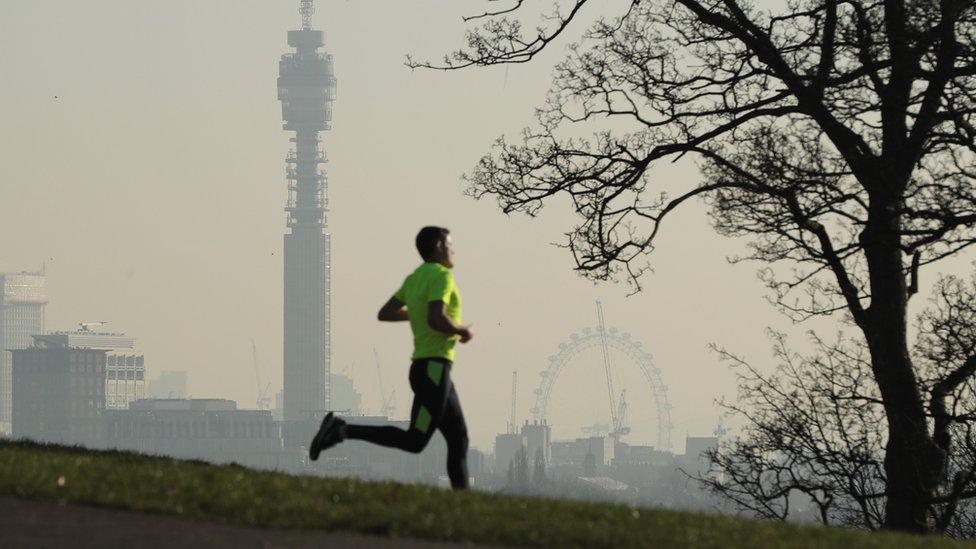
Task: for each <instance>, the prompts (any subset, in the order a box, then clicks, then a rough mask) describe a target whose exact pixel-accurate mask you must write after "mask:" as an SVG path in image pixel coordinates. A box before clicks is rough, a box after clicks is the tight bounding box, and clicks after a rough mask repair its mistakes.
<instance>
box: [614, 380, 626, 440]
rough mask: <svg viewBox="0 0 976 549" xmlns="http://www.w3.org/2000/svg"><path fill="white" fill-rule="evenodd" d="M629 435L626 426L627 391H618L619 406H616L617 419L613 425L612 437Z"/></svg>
mask: <svg viewBox="0 0 976 549" xmlns="http://www.w3.org/2000/svg"><path fill="white" fill-rule="evenodd" d="M628 433H630V427H628V426H627V389H624V390H622V391H620V404H619V405H617V419H616V423H614V425H613V433H612V434H613V435H616V436H622V435H626V434H628Z"/></svg>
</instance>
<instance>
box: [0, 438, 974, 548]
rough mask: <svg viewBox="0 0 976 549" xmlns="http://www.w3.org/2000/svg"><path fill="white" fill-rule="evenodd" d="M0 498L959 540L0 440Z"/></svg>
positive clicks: (384, 519) (201, 512)
mask: <svg viewBox="0 0 976 549" xmlns="http://www.w3.org/2000/svg"><path fill="white" fill-rule="evenodd" d="M0 495H14V496H17V497H21V498H29V499H37V500H49V501H58V502H63V503H76V504H84V505H97V506H105V507H113V508H119V509H130V510H135V511H144V512H151V513H165V514H169V515H180V516H184V517H188V518H193V519H199V520H205V521H212V522H221V523H227V524H236V525H244V526H257V527H270V528H289V529H316V530H335V531H347V532H359V533H365V534H374V535H380V536H389V537H402V538H415V539H429V540H444V541H460V542H474V543H492V544H506V545H521V546H526V545H529V546H531V545H536V546H539V545H546V546H557V547H565V546H591V547H647V546H660V547H675V546H681V547H727V548H734V547H749V548H755V547H786V546H789V547H825V546H830V547H834V546H844V547H845V549H848V548H854V547H936V546H938V547H942V546H945V547H955V546H962V545H963V544H962V543H957V542H950V541H948V540H944V539H941V538H934V537H926V538H922V537H912V536H904V535H898V534H889V533H868V532H858V531H848V530H842V529H833V528H816V527H800V526H797V525H793V524H783V523H777V522H769V521H749V520H742V519H736V518H730V517H718V516H710V515H702V514H694V513H679V512H673V511H664V510H651V509H634V508H629V507H626V506H621V505H607V504H595V503H583V502H568V501H555V500H547V499H537V498H521V497H511V496H503V495H496V494H487V493H479V492H477V491H472V492H468V493H455V492H451V491H448V490H440V489H436V488H429V487H425V486H414V485H399V484H394V483H375V482H363V481H356V480H345V479H325V478H318V477H310V476H294V475H286V474H279V473H270V472H262V471H255V470H251V469H247V468H244V467H239V466H234V465H230V466H215V465H208V464H205V463H199V462H188V461H178V460H172V459H165V458H155V457H149V456H144V455H139V454H130V453H119V452H94V451H89V450H82V449H76V448H64V447H58V446H44V445H37V444H30V443H24V442H4V443H0Z"/></svg>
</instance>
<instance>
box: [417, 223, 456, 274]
mask: <svg viewBox="0 0 976 549" xmlns="http://www.w3.org/2000/svg"><path fill="white" fill-rule="evenodd" d="M450 233H451V232H450V231H448V230H447V229H445V228H444V227H424V228H423V229H420V232H419V233H417V251H418V252H420V257H422V258H424V261H426V262H427V263H440V264H441V265H443V266H445V267H447V268H449V269H450V268H452V267H454V248H453V247H452V246H451V234H450Z"/></svg>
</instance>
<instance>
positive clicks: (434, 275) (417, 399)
mask: <svg viewBox="0 0 976 549" xmlns="http://www.w3.org/2000/svg"><path fill="white" fill-rule="evenodd" d="M416 242H417V251H418V252H420V257H422V258H423V260H424V263H423V264H422V265H420V266H419V267H417V268H416V269H415V270H414V272H412V273H411V274H410V275H409V276H408V277H407V278H406V280H404V281H403V285H402V286H401V287H400V289H399V290H397V292H396V293H395V294H393V297H391V298H390V300H389V301H387V302H386V304H385V305H383V307H382V308H381V309H380V312H379V314H378V315H377V316H378V318H379V320H382V321H388V322H397V321H404V320H408V321H410V329H411V331H412V332H413V355H412V357H411V360H412V361H413V362H412V363H411V364H410V388H411V389H413V394H414V397H413V406H412V407H411V409H410V428H409V429H408V430H406V431H405V430H403V429H398V428H396V427H392V426H384V427H377V426H370V425H354V424H351V423H349V424H347V423H346V422H345V421H344V420H343V419H341V418H339V417H336V416H335V415H333V414H332V412H329V413H328V415H326V416H325V419H323V420H322V426H321V427H319V431H318V433H317V434H316V435H315V438H314V439H312V443H311V445H310V446H309V449H308V454H309V457H310V458H312V461H315V460H317V459H318V457H319V453H321V452H322V451H323V450H325V449H328V448H331V447H332V446H334V445H336V444H338V443H339V442H341V441H343V440H346V439H353V440H365V441H367V442H372V443H373V444H379V445H380V446H388V447H391V448H399V449H401V450H406V451H408V452H412V453H415V454H416V453H420V451H421V450H423V449H424V447H425V446H427V442H429V441H430V437H432V436H433V435H434V430H438V429H439V430H440V432H441V433H442V434H443V435H444V439H445V440H446V441H447V474H448V476H449V477H450V479H451V486H452V487H454V488H455V489H463V488H467V487H468V465H467V454H468V428H467V426H466V425H465V423H464V415H463V414H462V413H461V402H460V401H459V400H458V395H457V391H455V389H454V384H453V383H452V382H451V368H452V365H453V362H454V343H455V342H456V341H460V342H461V343H467V342H468V341H471V338H472V337H474V333H473V332H472V331H471V326H461V294H460V293H459V292H458V288H457V286H456V285H455V284H454V275H453V274H452V273H451V268H453V267H454V262H453V257H454V250H453V248H452V245H451V237H450V235H449V232H448V230H447V229H444V228H441V227H424V228H423V229H421V230H420V232H419V233H417V241H416Z"/></svg>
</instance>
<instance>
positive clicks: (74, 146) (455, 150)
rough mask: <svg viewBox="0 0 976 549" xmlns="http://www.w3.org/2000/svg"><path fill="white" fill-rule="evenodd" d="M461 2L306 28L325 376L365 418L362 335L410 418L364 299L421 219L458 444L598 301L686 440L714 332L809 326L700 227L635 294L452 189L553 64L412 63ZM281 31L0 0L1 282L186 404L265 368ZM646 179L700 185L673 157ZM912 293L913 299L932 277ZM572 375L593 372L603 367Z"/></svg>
mask: <svg viewBox="0 0 976 549" xmlns="http://www.w3.org/2000/svg"><path fill="white" fill-rule="evenodd" d="M474 6H476V4H475V3H471V2H458V3H457V5H453V4H452V5H451V6H442V7H439V8H437V9H434V8H429V9H418V8H417V7H416V6H414V7H412V8H411V7H407V6H403V5H399V4H396V3H393V2H390V3H387V4H385V5H384V7H385V8H386V11H385V12H384V13H385V14H386V17H385V18H377V17H376V11H375V7H367V6H360V5H355V4H350V3H341V2H323V3H321V4H320V5H319V11H318V13H317V14H316V16H315V24H316V26H318V27H321V28H325V29H327V31H328V36H327V42H328V44H329V50H330V53H333V54H334V55H335V56H336V59H337V68H336V71H337V72H339V73H340V74H341V75H342V80H343V82H342V89H343V95H342V102H341V108H338V109H337V110H336V112H335V123H334V126H335V128H334V130H332V131H331V132H330V137H329V139H330V145H329V152H330V160H331V161H330V164H329V170H330V176H331V177H332V179H333V181H335V182H336V183H335V185H333V188H332V189H330V193H331V203H332V205H333V208H334V210H333V212H332V213H331V220H330V226H331V231H332V232H334V233H335V234H336V235H341V237H340V236H337V238H336V241H335V243H334V244H333V249H332V260H333V265H334V268H333V276H332V292H333V303H332V311H333V331H332V340H333V343H334V349H333V360H332V363H333V368H334V369H335V370H336V371H341V370H343V369H346V368H349V367H350V366H351V365H355V369H356V371H357V378H359V379H357V385H358V387H359V389H360V390H361V392H362V394H363V398H364V405H365V406H366V407H367V408H371V409H374V410H375V409H378V408H379V405H380V401H381V397H380V395H379V388H378V383H377V382H376V376H375V374H374V370H375V368H374V366H373V356H372V348H373V347H376V348H377V351H378V353H379V355H380V357H381V362H382V365H383V375H384V383H385V385H386V390H387V392H390V391H391V390H393V389H394V388H396V389H397V395H398V397H399V402H398V405H399V408H400V410H401V411H402V410H403V409H404V408H405V400H404V398H405V396H404V395H406V394H407V393H408V389H407V386H406V373H405V372H406V366H407V364H408V362H407V360H408V354H409V345H410V338H409V334H407V333H406V332H404V331H402V330H398V329H397V328H394V327H389V326H382V325H379V324H378V323H376V322H375V313H376V309H378V307H379V306H380V305H381V304H382V302H383V301H384V300H385V299H387V298H388V297H389V295H391V294H392V293H393V291H395V290H396V288H397V286H398V284H399V283H400V282H401V273H405V272H409V270H410V269H411V268H412V267H413V266H415V265H416V264H417V262H418V261H419V260H418V258H417V256H416V252H415V250H414V249H413V242H412V239H413V235H414V233H415V232H416V230H417V229H418V228H419V227H420V226H422V225H425V224H430V223H433V224H439V225H443V226H447V227H449V228H451V230H452V234H453V235H454V238H455V240H456V242H457V245H458V256H457V263H458V266H457V268H456V273H457V278H458V282H459V284H460V286H461V288H462V289H463V290H464V292H465V293H464V295H465V313H466V316H467V317H468V318H470V320H471V321H472V322H474V324H475V329H476V330H478V339H477V340H476V341H475V342H474V343H473V345H472V346H471V347H467V348H465V349H462V351H463V352H462V354H461V355H460V356H459V363H458V368H457V373H456V376H457V382H458V387H459V391H460V392H461V393H462V395H464V403H465V412H466V414H467V415H468V416H469V423H470V425H469V427H470V429H471V437H472V440H473V443H474V445H475V446H478V447H481V448H487V447H489V446H490V444H491V440H492V437H493V436H494V435H495V434H496V433H497V432H500V431H502V430H503V429H504V426H505V422H506V421H507V415H508V410H509V406H510V381H511V378H510V376H511V371H512V370H513V369H518V370H519V372H520V380H522V381H521V382H520V386H521V387H522V388H523V389H522V390H520V391H519V393H518V395H517V398H518V409H519V410H522V411H526V412H527V411H528V410H529V409H530V408H531V407H532V405H533V401H534V395H533V394H532V389H534V388H535V387H537V386H538V380H539V377H538V376H539V372H541V371H543V370H544V369H545V367H546V365H547V358H548V356H550V355H552V354H554V353H555V352H556V351H557V349H558V345H559V344H560V343H563V342H565V341H566V339H567V338H568V337H569V334H571V333H574V332H578V331H579V330H582V329H583V328H585V327H592V326H593V325H594V321H593V319H592V316H593V313H592V308H593V302H594V301H595V300H596V299H597V298H600V299H602V300H603V301H604V303H605V306H606V309H607V312H608V318H609V322H610V324H611V325H612V326H615V327H618V328H619V329H621V330H625V331H628V332H630V333H631V334H633V336H634V338H635V339H638V340H640V341H642V342H643V343H644V345H645V348H646V349H647V350H648V352H650V354H651V355H652V356H653V358H654V362H655V364H656V365H657V367H658V368H660V370H661V373H662V379H663V381H664V383H665V384H666V385H667V386H668V388H669V391H670V395H669V396H670V399H671V402H672V405H673V407H674V408H673V410H672V421H673V423H674V433H675V435H676V437H675V439H676V450H680V445H681V442H680V441H681V435H683V434H684V433H686V432H687V433H692V434H707V433H710V432H711V431H712V429H713V428H714V426H715V424H716V422H717V420H718V417H719V415H720V410H719V409H718V408H717V407H716V406H715V405H714V400H715V399H716V398H719V397H721V396H723V395H725V396H730V397H732V396H734V395H735V385H734V377H733V375H732V373H731V372H729V370H728V368H727V367H726V366H724V365H722V364H721V363H720V362H719V360H718V359H717V357H716V356H715V355H714V354H713V353H711V352H710V351H709V350H708V349H707V345H708V344H709V343H712V342H714V343H716V344H719V345H722V346H726V347H729V348H730V350H733V351H736V352H739V353H740V354H742V355H744V356H747V357H749V358H751V359H752V360H753V361H754V362H756V363H760V364H761V365H766V366H768V367H770V368H771V367H772V360H771V359H770V358H769V356H770V355H769V351H768V349H769V341H768V339H767V336H766V333H765V331H764V328H765V327H766V326H775V327H777V328H778V329H785V330H787V331H791V332H793V333H794V334H796V339H797V342H798V343H802V341H803V339H802V338H803V336H802V333H803V331H804V330H805V329H807V328H808V327H811V326H810V325H805V326H800V327H797V328H793V327H791V326H790V325H789V323H788V322H787V321H786V320H785V319H784V318H783V317H782V316H780V315H779V314H778V313H777V312H776V311H775V310H774V309H773V308H772V307H770V306H769V305H768V304H766V303H765V301H764V300H763V296H764V295H765V293H766V292H765V289H764V288H763V286H762V283H761V282H760V281H759V280H757V279H756V270H755V267H754V266H752V265H738V266H729V265H728V264H727V263H726V261H725V258H726V256H730V255H735V254H736V253H738V252H739V251H744V250H745V247H744V245H742V244H741V243H739V242H735V241H731V242H730V241H729V240H727V239H725V238H723V237H721V236H718V235H716V234H715V233H714V232H713V231H712V229H711V227H709V225H708V222H707V221H706V220H705V218H704V216H702V215H698V214H697V213H696V212H695V211H693V210H688V211H686V212H683V213H681V214H679V215H678V216H677V217H675V218H674V219H673V221H674V222H675V223H674V224H673V225H670V228H669V229H668V231H666V233H665V234H664V235H662V240H661V241H660V246H659V248H658V249H657V250H656V251H655V256H654V257H653V258H652V265H653V266H654V268H655V272H654V273H649V274H648V275H647V278H646V284H645V290H644V292H643V293H641V294H638V295H636V296H633V297H627V294H628V293H629V292H630V289H629V288H628V287H627V286H625V285H614V284H609V283H607V284H601V285H599V286H594V285H592V284H591V283H590V282H588V281H585V280H583V279H580V278H579V277H577V276H576V275H575V274H574V273H573V272H572V271H571V266H572V260H571V258H570V257H569V255H568V254H567V252H566V251H565V250H561V249H557V248H554V247H552V246H550V243H553V242H561V241H563V237H562V233H563V232H564V231H565V229H566V227H567V226H569V225H570V224H572V223H573V218H572V217H571V215H570V214H569V210H568V209H561V208H558V207H555V206H553V207H550V208H547V209H546V210H544V211H543V212H542V215H541V217H540V218H539V219H536V220H529V219H526V218H523V217H512V218H507V217H505V216H503V215H501V214H499V213H498V212H497V211H496V208H495V206H494V205H493V204H490V203H484V202H475V201H473V200H471V199H470V198H467V197H465V196H463V194H462V192H461V191H462V187H461V186H460V184H459V183H458V177H459V176H460V175H461V174H463V173H465V172H467V171H469V170H470V169H471V168H472V167H473V166H474V165H475V163H476V162H477V160H478V158H480V156H481V155H482V154H484V152H486V150H487V148H488V147H489V145H490V143H491V142H492V140H494V139H495V138H496V137H497V136H499V135H502V134H507V135H510V136H512V135H516V134H517V133H518V132H519V131H520V129H521V128H522V127H523V126H525V125H528V124H529V123H530V122H531V115H532V108H533V107H534V106H535V105H537V104H539V103H541V102H542V101H543V100H544V98H545V93H546V91H547V89H548V88H549V85H550V73H549V67H551V65H552V63H554V62H555V61H557V60H559V59H560V58H561V57H562V55H563V52H561V51H553V52H549V53H547V54H546V55H544V56H543V57H542V58H540V63H544V64H545V65H543V64H535V65H534V66H532V67H508V68H499V69H492V70H484V71H473V72H465V73H459V72H454V73H442V72H433V71H422V70H417V71H412V70H409V69H407V68H405V67H404V65H403V62H404V56H405V55H406V54H414V55H416V56H418V57H427V58H435V59H436V58H439V56H440V55H442V54H443V53H445V52H447V51H450V50H451V49H453V48H454V47H456V45H457V44H458V39H459V38H461V31H460V30H459V28H458V26H457V22H458V21H459V18H460V17H461V16H462V15H468V14H469V13H470V12H471V8H472V7H474ZM42 27H54V28H56V29H57V30H58V32H57V33H54V35H52V37H51V38H50V40H48V41H45V42H44V43H40V44H38V43H35V40H34V39H33V38H32V35H31V34H30V29H36V28H42ZM295 27H297V17H296V15H295V10H294V5H293V3H291V2H287V3H262V2H229V1H225V2H213V3H207V4H206V5H198V4H196V3H192V2H174V3H170V4H167V5H166V6H165V7H157V8H156V9H149V8H146V7H143V6H137V5H132V4H131V3H126V2H121V1H119V2H106V3H103V4H99V5H97V6H81V5H73V4H70V3H66V4H58V5H50V4H45V3H30V2H10V3H4V5H3V6H0V46H3V47H4V48H5V51H7V52H8V54H7V55H5V56H3V58H2V59H0V70H3V71H4V74H7V75H9V77H10V78H11V79H12V81H17V82H20V83H21V85H19V86H11V87H7V88H4V89H3V90H0V103H2V104H4V105H8V109H6V110H7V111H8V112H9V113H10V124H8V125H7V126H6V127H5V128H4V129H3V130H0V146H3V147H4V149H5V150H6V151H8V155H9V156H10V157H11V158H16V159H18V162H10V163H5V164H4V165H3V166H0V180H2V181H4V185H5V187H6V194H5V200H4V201H3V202H2V203H0V232H2V233H3V234H18V237H17V238H13V239H9V240H5V241H4V244H3V255H2V257H0V271H19V270H21V269H25V268H27V269H36V268H38V267H39V266H40V265H41V264H42V263H45V262H46V263H47V270H48V291H49V294H50V295H51V296H52V303H51V305H49V306H48V308H47V319H48V324H49V325H50V326H55V327H69V326H74V325H75V324H76V323H77V322H79V321H85V320H91V319H106V320H109V321H110V322H111V323H112V324H111V325H113V326H119V327H123V328H124V329H125V330H126V331H127V332H129V333H132V334H134V335H136V336H137V337H139V339H140V345H141V347H142V349H143V351H144V352H145V354H146V356H147V357H149V359H150V360H151V364H152V367H153V368H159V369H165V370H186V371H188V372H189V373H190V376H191V378H192V385H193V393H194V394H195V395H196V396H215V397H216V396H221V397H226V398H231V399H234V400H236V401H238V402H241V403H247V402H253V401H254V400H255V398H256V393H257V387H255V386H254V385H255V384H254V382H253V374H252V371H253V365H252V362H251V355H250V340H251V338H254V339H255V341H256V343H257V346H258V348H259V350H260V353H261V356H262V357H263V363H262V376H263V377H264V378H266V379H274V380H278V379H281V371H282V365H281V363H280V360H279V359H278V358H277V357H280V356H281V354H282V349H283V342H282V336H281V318H282V314H283V313H282V305H281V296H282V294H283V288H282V286H281V280H282V253H283V249H282V242H281V226H282V220H283V219H282V217H283V216H282V215H281V204H283V203H285V201H286V198H287V197H286V191H285V188H284V185H283V183H282V177H283V173H282V163H281V155H282V153H283V152H284V151H287V149H288V146H289V144H288V142H287V138H288V137H287V135H286V134H285V132H282V131H281V121H280V116H281V112H280V104H279V103H278V102H277V99H276V90H275V85H274V79H275V77H276V76H277V69H278V67H277V63H278V59H279V56H280V54H281V52H282V49H283V36H284V31H285V30H286V29H289V28H295ZM417 29H424V32H417ZM120 43H125V44H127V46H126V47H124V48H122V47H120V45H119V44H120ZM24 44H30V46H29V47H27V46H24ZM38 56H41V57H42V58H43V59H44V60H45V62H44V63H38V62H37V59H38V58H39V57H38ZM133 114H137V115H138V116H133ZM228 136H232V138H229V137H228ZM459 136H463V139H462V138H460V137H459ZM50 151H56V153H57V161H56V162H51V161H48V160H47V159H48V158H49V157H50ZM659 177H661V178H662V179H664V180H670V181H673V182H674V183H675V185H676V186H686V185H692V184H694V183H695V182H696V181H697V175H696V173H695V169H694V166H692V165H690V164H688V163H679V164H677V165H673V166H671V167H668V168H666V171H664V172H659ZM417 194H422V195H424V196H436V197H438V198H437V199H436V200H429V201H423V200H417V199H416V196H417ZM404 204H411V207H410V209H407V210H405V209H404V208H403V205H404ZM25 205H26V206H25ZM695 207H696V208H699V212H701V211H704V207H698V206H695ZM367 214H368V215H367ZM38 218H40V219H44V220H45V222H44V223H36V222H35V220H36V219H38ZM376 218H379V219H380V221H375V219H376ZM22 227H31V228H32V229H31V230H29V231H23V230H22V229H21V228H22ZM692 256H693V257H692ZM953 261H954V263H951V264H950V266H951V265H955V268H957V269H959V270H961V269H963V268H965V267H967V266H968V262H967V261H964V260H961V259H959V260H953ZM947 268H950V267H947ZM921 284H922V288H921V292H920V293H922V294H923V295H924V294H925V293H926V292H927V288H928V287H930V285H931V281H930V280H922V281H921ZM921 305H924V300H923V299H919V300H918V301H917V304H913V306H921ZM821 326H823V325H821ZM828 326H830V327H829V330H830V331H833V330H835V329H836V327H835V326H834V325H833V324H829V325H828ZM174 342H175V343H174ZM575 368H578V370H576V371H577V372H579V373H580V374H581V377H585V376H582V374H583V373H586V374H587V375H589V374H590V373H592V374H593V375H594V376H596V377H595V379H599V375H600V371H599V369H598V368H592V372H591V369H589V368H587V366H586V365H577V366H575ZM567 379H569V378H567ZM279 389H280V386H275V387H274V392H277V390H279ZM583 389H585V388H580V387H575V386H574V387H568V386H567V389H566V392H564V393H562V396H560V397H559V399H560V402H563V403H564V406H565V407H567V408H570V409H568V410H566V411H565V413H566V414H570V413H572V412H573V410H572V409H571V408H572V402H574V401H575V400H577V399H579V398H580V395H581V394H583V393H582V390H583ZM628 399H630V400H631V401H632V402H638V401H639V400H642V399H643V400H649V397H648V396H646V395H645V396H644V397H643V398H642V397H641V395H639V394H637V393H636V392H635V393H634V394H628ZM527 417H528V414H526V415H523V416H522V419H525V418H527ZM646 417H647V421H648V422H652V421H653V416H650V415H648V416H646ZM567 419H571V418H567ZM554 422H555V423H556V424H557V427H558V424H559V423H560V422H559V421H558V419H555V418H554ZM563 423H566V422H563Z"/></svg>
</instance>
